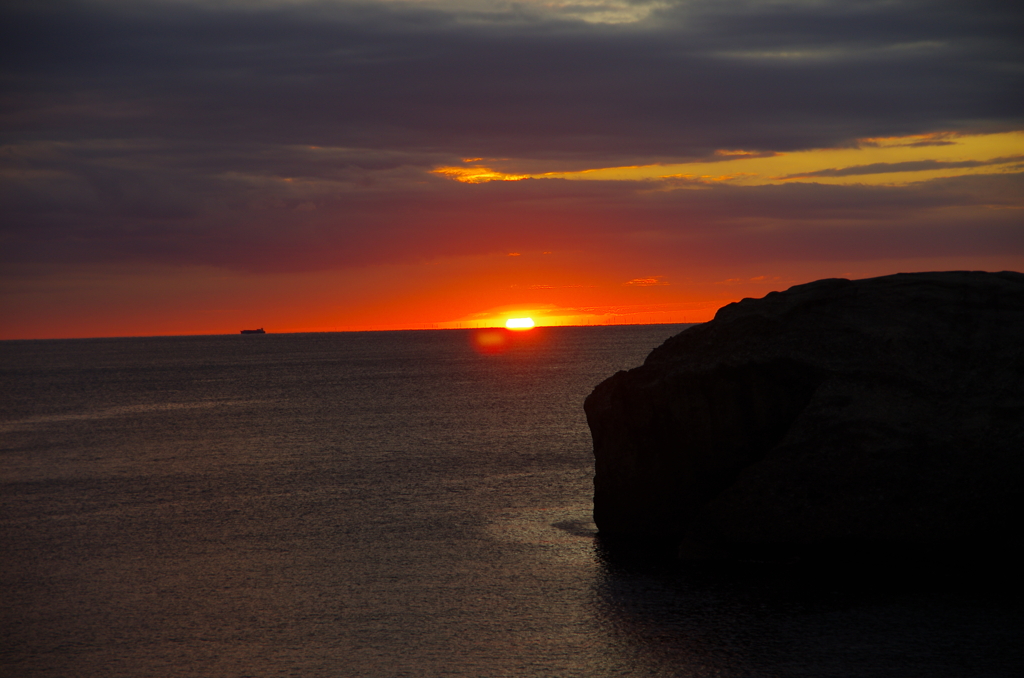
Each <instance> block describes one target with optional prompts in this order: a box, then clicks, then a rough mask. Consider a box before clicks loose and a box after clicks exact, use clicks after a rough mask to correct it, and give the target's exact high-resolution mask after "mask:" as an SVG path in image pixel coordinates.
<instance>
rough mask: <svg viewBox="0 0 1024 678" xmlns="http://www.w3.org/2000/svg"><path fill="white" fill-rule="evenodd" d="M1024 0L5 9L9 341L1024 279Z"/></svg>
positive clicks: (307, 326)
mask: <svg viewBox="0 0 1024 678" xmlns="http://www.w3.org/2000/svg"><path fill="white" fill-rule="evenodd" d="M1021 36H1024V6H1022V5H1021V4H1020V3H1019V2H1002V1H988V0H974V1H972V2H969V3H968V2H943V1H934V2H933V1H924V0H922V1H911V0H841V1H839V0H790V1H787V0H778V1H765V2H759V1H754V0H709V1H703V0H697V1H690V0H678V1H676V0H655V1H650V2H648V1H646V0H553V1H551V2H545V1H541V0H521V1H519V2H505V1H504V0H409V1H400V0H371V1H366V2H349V1H338V0H318V1H307V0H47V2H38V1H37V0H31V1H22V0H5V2H4V3H3V4H2V5H0V54H2V59H0V77H2V89H0V101H2V106H0V339H21V338H65V337H102V336H147V335H185V334H228V333H237V332H238V331H239V330H241V329H243V328H255V327H264V328H265V329H266V330H267V331H268V332H315V331H336V330H340V331H348V330H380V329H431V328H452V327H476V326H494V325H503V324H504V322H505V320H506V319H507V318H509V317H524V316H530V317H533V318H534V320H535V321H536V322H537V324H538V325H558V324H608V323H612V324H617V323H660V322H703V321H706V320H708V319H710V318H711V317H712V316H713V315H714V312H715V310H716V309H718V308H719V307H721V306H722V305H724V304H726V303H729V302H732V301H736V300H739V299H741V298H744V297H760V296H763V295H765V294H767V293H768V292H770V291H773V290H780V289H786V288H788V287H790V286H792V285H794V284H799V283H804V282H809V281H811V280H816V279H820V278H829V277H846V278H865V277H872V276H877V275H887V274H891V273H897V272H904V271H931V270H965V269H970V270H1017V271H1021V270H1024V190H1022V189H1024V181H1022V179H1024V39H1022V38H1021Z"/></svg>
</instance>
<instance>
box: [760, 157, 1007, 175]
mask: <svg viewBox="0 0 1024 678" xmlns="http://www.w3.org/2000/svg"><path fill="white" fill-rule="evenodd" d="M1021 161H1024V156H1022V155H1014V156H1007V157H1004V158H993V159H991V160H961V161H957V162H946V161H942V160H908V161H906V162H874V163H871V164H870V165H854V166H853V167H841V168H835V167H833V168H830V169H823V170H817V171H815V172H804V173H803V174H787V175H786V176H784V177H780V178H782V179H810V178H813V177H852V176H857V175H863V174H888V173H891V172H920V171H923V170H943V169H961V168H966V167H986V166H991V165H1005V164H1008V163H1013V162H1016V163H1020V162H1021Z"/></svg>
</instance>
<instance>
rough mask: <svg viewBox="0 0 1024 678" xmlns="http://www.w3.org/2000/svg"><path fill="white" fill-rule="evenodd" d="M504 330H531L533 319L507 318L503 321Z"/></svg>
mask: <svg viewBox="0 0 1024 678" xmlns="http://www.w3.org/2000/svg"><path fill="white" fill-rule="evenodd" d="M505 328H506V329H510V330H532V329H533V318H509V319H508V320H506V321H505Z"/></svg>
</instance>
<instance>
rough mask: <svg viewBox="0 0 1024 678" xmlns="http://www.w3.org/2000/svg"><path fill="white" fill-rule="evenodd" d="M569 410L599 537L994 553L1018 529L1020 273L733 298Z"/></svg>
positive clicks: (718, 551) (778, 551)
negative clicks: (590, 452)
mask: <svg viewBox="0 0 1024 678" xmlns="http://www.w3.org/2000/svg"><path fill="white" fill-rule="evenodd" d="M585 409H586V413H587V421H588V423H589V424H590V429H591V433H592V435H593V439H594V454H595V458H596V476H595V480H594V520H595V522H596V524H597V526H598V528H599V530H600V534H601V535H602V537H605V538H617V537H619V538H621V537H631V538H639V539H641V540H647V541H659V542H664V541H666V540H671V541H672V542H673V543H676V544H679V545H680V546H679V552H680V555H681V556H683V557H684V558H687V559H703V558H708V557H710V558H719V557H730V558H731V557H755V558H757V557H764V556H766V555H767V556H771V557H779V556H785V555H786V554H793V553H797V554H804V553H810V552H816V551H817V552H821V551H822V550H829V549H838V550H840V551H843V550H847V551H849V550H854V549H859V550H864V548H865V547H879V548H881V549H908V550H920V549H928V548H932V549H939V550H942V549H944V548H954V547H955V548H963V545H965V544H986V545H989V546H991V545H994V544H1008V543H1010V542H1013V541H1016V540H1017V538H1018V537H1019V536H1020V534H1021V527H1022V523H1024V518H1022V516H1024V274H1020V273H1013V272H1003V273H983V272H962V271H959V272H946V273H914V274H899V275H893V276H886V277H881V278H873V279H868V280H857V281H850V280H845V279H831V280H820V281H818V282H813V283H809V284H806V285H799V286H796V287H793V288H791V289H789V290H787V291H785V292H773V293H771V294H769V295H767V296H766V297H764V298H763V299H744V300H743V301H741V302H739V303H736V304H730V305H728V306H726V307H724V308H722V309H721V310H719V312H718V314H717V315H716V316H715V319H714V320H712V321H711V322H709V323H705V324H703V325H698V326H694V327H691V328H689V329H687V330H685V331H684V332H682V333H680V334H678V335H676V336H675V337H672V338H671V339H669V340H668V341H666V342H665V343H664V344H663V345H662V346H661V347H659V348H657V349H655V350H654V351H653V352H652V353H651V354H650V356H648V358H647V360H646V362H645V363H644V365H643V366H641V367H638V368H636V369H633V370H630V371H629V372H619V373H618V374H616V375H614V376H612V377H611V378H609V379H607V380H606V381H604V382H603V383H601V384H600V385H599V386H598V387H597V388H596V389H595V390H594V392H593V393H592V394H591V395H590V396H589V397H588V398H587V400H586V404H585Z"/></svg>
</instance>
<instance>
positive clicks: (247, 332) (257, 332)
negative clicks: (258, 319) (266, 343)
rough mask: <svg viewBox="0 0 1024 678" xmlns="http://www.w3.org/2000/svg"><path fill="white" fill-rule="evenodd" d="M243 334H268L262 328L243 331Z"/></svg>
mask: <svg viewBox="0 0 1024 678" xmlns="http://www.w3.org/2000/svg"><path fill="white" fill-rule="evenodd" d="M242 334H266V332H264V331H263V328H262V327H261V328H259V329H258V330H242Z"/></svg>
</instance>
